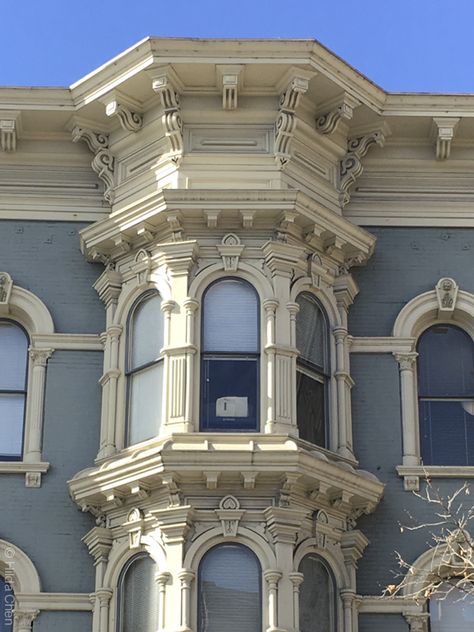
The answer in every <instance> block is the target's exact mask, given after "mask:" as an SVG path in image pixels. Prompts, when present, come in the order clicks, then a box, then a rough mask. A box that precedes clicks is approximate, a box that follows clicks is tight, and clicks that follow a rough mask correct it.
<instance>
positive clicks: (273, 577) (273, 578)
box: [263, 569, 283, 586]
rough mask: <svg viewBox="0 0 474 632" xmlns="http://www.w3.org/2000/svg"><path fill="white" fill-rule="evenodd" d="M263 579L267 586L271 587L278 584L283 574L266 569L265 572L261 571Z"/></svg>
mask: <svg viewBox="0 0 474 632" xmlns="http://www.w3.org/2000/svg"><path fill="white" fill-rule="evenodd" d="M263 577H264V579H265V581H266V582H267V584H269V585H270V586H271V585H272V584H274V585H276V584H278V582H279V581H280V579H281V578H282V577H283V573H282V572H281V571H278V570H273V569H267V570H266V571H263Z"/></svg>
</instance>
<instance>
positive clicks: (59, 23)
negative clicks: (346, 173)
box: [0, 0, 474, 92]
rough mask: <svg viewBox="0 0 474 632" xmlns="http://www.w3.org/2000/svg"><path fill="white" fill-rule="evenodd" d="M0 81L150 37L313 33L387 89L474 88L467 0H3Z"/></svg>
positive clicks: (36, 76) (69, 65) (72, 75)
mask: <svg viewBox="0 0 474 632" xmlns="http://www.w3.org/2000/svg"><path fill="white" fill-rule="evenodd" d="M0 24H1V36H0V52H1V64H0V85H22V86H25V85H32V86H38V85H53V86H54V85H56V86H58V85H69V84H71V83H73V82H74V81H76V80H77V79H79V78H80V77H82V76H83V75H85V74H87V73H88V72H90V71H92V70H93V69H95V68H96V67H97V66H99V65H101V64H102V63H104V62H106V61H107V60H109V59H110V58H111V57H113V56H114V55H116V54H118V53H120V52H121V51H123V50H124V49H126V48H128V47H129V46H131V45H132V44H135V43H136V42H137V41H139V40H140V39H143V38H144V37H146V36H148V35H156V36H164V37H165V36H169V37H273V38H286V37H289V38H294V37H296V38H315V39H317V40H319V41H320V42H321V43H322V44H324V45H325V46H327V47H328V48H330V49H331V50H332V51H334V52H335V53H337V54H338V55H339V56H341V57H342V58H343V59H345V60H346V61H347V62H348V63H350V64H351V65H353V66H355V67H356V68H357V69H358V70H360V71H361V72H363V73H364V74H366V75H367V76H368V77H369V78H370V79H372V80H373V81H375V82H376V83H378V84H379V85H381V86H382V87H384V88H386V89H387V90H394V91H397V90H402V91H405V90H406V91H419V92H426V91H430V92H474V69H473V59H474V55H473V40H474V0H332V2H331V0H287V1H283V0H233V1H232V0H230V1H229V0H226V1H224V0H220V1H216V0H167V1H165V0H135V1H133V0H128V1H125V0H76V1H75V2H72V1H71V0H15V1H14V0H0Z"/></svg>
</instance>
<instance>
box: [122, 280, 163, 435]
mask: <svg viewBox="0 0 474 632" xmlns="http://www.w3.org/2000/svg"><path fill="white" fill-rule="evenodd" d="M162 347H163V314H162V312H161V299H160V296H159V294H158V293H157V292H151V293H148V294H145V295H144V296H142V297H140V299H139V300H138V302H137V303H136V305H135V306H134V308H133V309H132V312H131V316H130V320H129V324H128V353H127V381H128V431H127V444H128V445H133V444H135V443H139V442H140V441H145V440H146V439H151V438H152V437H154V436H156V435H157V434H158V433H159V429H160V423H161V406H162V392H163V356H162V355H161V348H162Z"/></svg>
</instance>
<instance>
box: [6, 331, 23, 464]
mask: <svg viewBox="0 0 474 632" xmlns="http://www.w3.org/2000/svg"><path fill="white" fill-rule="evenodd" d="M28 346H29V340H28V336H27V334H26V332H25V330H24V329H23V327H21V326H20V325H18V324H17V323H15V322H13V321H11V320H7V319H0V460H3V461H17V460H21V459H22V456H23V435H24V424H25V409H26V383H27V369H28Z"/></svg>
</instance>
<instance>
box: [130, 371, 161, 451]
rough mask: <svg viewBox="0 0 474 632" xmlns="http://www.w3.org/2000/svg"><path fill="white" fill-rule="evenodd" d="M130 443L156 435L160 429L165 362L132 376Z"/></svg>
mask: <svg viewBox="0 0 474 632" xmlns="http://www.w3.org/2000/svg"><path fill="white" fill-rule="evenodd" d="M129 380H130V391H129V398H130V401H129V406H130V413H129V416H130V421H129V432H128V444H129V445H133V444H135V443H139V442H140V441H146V440H147V439H151V438H152V437H155V436H156V435H157V434H158V433H159V430H160V424H161V402H162V395H163V362H159V363H158V364H153V365H152V366H149V367H148V368H146V369H143V371H139V372H138V373H134V374H133V375H131V376H130V378H129Z"/></svg>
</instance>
